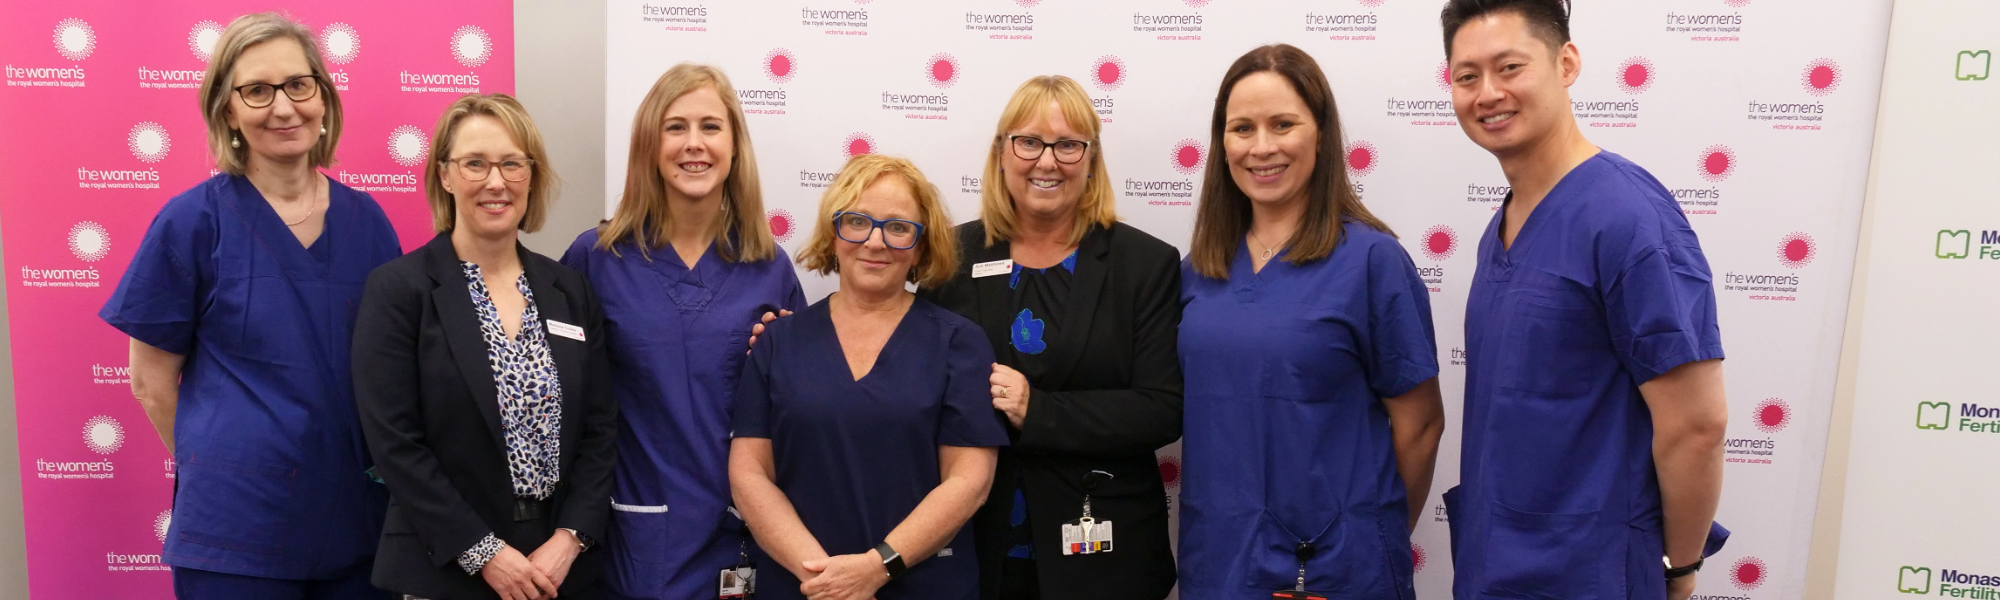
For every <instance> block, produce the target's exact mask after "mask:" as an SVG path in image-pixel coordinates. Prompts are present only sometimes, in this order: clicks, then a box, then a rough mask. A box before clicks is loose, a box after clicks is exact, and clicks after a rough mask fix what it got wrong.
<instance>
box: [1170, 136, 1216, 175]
mask: <svg viewBox="0 0 2000 600" xmlns="http://www.w3.org/2000/svg"><path fill="white" fill-rule="evenodd" d="M1168 159H1170V160H1171V161H1172V163H1171V164H1172V165H1173V167H1174V170H1175V171H1180V172H1181V174H1182V175H1193V174H1195V172H1196V171H1200V170H1201V166H1202V163H1203V162H1205V161H1207V160H1208V150H1207V149H1205V148H1202V147H1201V142H1197V141H1194V140H1192V139H1186V140H1181V141H1180V142H1178V143H1175V144H1174V151H1173V154H1172V155H1170V156H1168Z"/></svg>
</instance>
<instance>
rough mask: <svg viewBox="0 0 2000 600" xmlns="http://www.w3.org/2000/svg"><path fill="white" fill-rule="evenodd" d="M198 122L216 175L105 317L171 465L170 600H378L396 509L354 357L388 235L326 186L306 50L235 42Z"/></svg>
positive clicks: (366, 210)
mask: <svg viewBox="0 0 2000 600" xmlns="http://www.w3.org/2000/svg"><path fill="white" fill-rule="evenodd" d="M201 105H202V116H203V118H204V119H205V120H206V121H207V123H208V130H209V135H208V139H209V148H210V151H211V152H212V153H213V154H214V156H215V159H216V160H215V168H216V170H217V171H218V173H217V174H216V175H215V176H213V177H210V178H208V179H207V180H206V181H203V182H201V183H200V184H198V185H196V186H195V187H194V188H192V189H189V190H187V191H185V192H182V193H181V194H180V195H178V196H175V197H174V198H173V199H171V200H168V201H167V204H166V206H165V207H163V208H161V209H160V212H159V214H158V215H157V216H155V217H154V218H153V224H152V225H151V226H150V227H148V229H147V230H146V237H145V239H144V240H143V241H141V242H140V244H139V248H138V250H137V252H136V254H135V255H134V256H133V258H132V263H131V265H130V266H129V267H128V268H127V269H126V271H125V276H124V278H123V280H121V281H120V282H119V283H118V288H117V290H116V291H115V292H113V293H112V296H111V299H110V301H108V302H106V303H105V305H104V309H103V310H102V311H100V312H99V313H98V316H99V317H101V318H103V319H104V321H105V322H106V323H109V324H110V325H111V326H112V327H116V328H118V330H119V331H122V332H124V333H125V334H126V335H128V336H130V337H131V338H132V342H131V370H132V395H133V396H135V397H137V398H138V400H139V404H140V405H141V406H143V407H144V408H145V410H146V416H147V417H148V418H149V419H150V420H151V421H152V422H153V426H154V428H156V429H158V430H159V434H160V440H161V441H162V442H164V443H165V444H166V446H167V450H168V451H169V452H171V453H173V455H174V459H175V461H176V462H177V463H178V473H177V476H178V480H177V485H176V487H175V491H174V515H173V516H174V518H173V522H172V524H171V525H170V526H169V527H168V529H167V539H166V549H165V551H164V552H163V554H162V562H165V563H166V564H167V565H168V566H170V567H172V569H173V579H174V595H175V596H176V597H178V598H182V599H207V598H231V599H234V598H286V599H292V598H296V599H308V598H310V599H347V598H386V597H388V594H386V593H384V592H382V591H380V590H377V589H376V588H375V587H374V586H372V585H370V584H369V581H368V579H369V573H370V570H371V568H372V566H373V562H374V556H375V548H376V541H377V539H378V538H379V537H380V535H381V529H382V517H383V511H384V508H385V506H386V504H387V502H388V500H387V498H388V492H387V490H385V489H384V488H383V486H382V485H381V484H379V483H376V482H375V481H373V475H372V469H373V465H372V463H371V461H370V459H369V455H368V451H367V449H366V447H365V446H364V445H363V442H362V435H361V429H360V424H359V420H358V418H357V417H356V412H355V406H354V394H353V379H352V377H351V376H350V371H349V360H348V356H349V349H350V343H349V338H350V337H351V335H352V333H353V327H354V320H355V310H356V307H357V306H358V305H359V304H360V299H361V291H362V284H363V282H365V281H366V280H367V276H368V272H369V271H371V270H373V269H374V268H375V267H376V266H378V265H381V264H383V263H386V262H388V261H389V260H390V259H393V258H395V257H396V256H398V255H400V254H401V252H400V249H399V247H398V245H397V242H396V232H395V230H394V229H392V228H391V227H390V226H389V219H388V217H387V216H385V215H384V214H383V213H382V208H381V206H379V205H377V204H376V203H375V200H374V199H372V198H369V197H368V195H367V194H364V193H361V192H358V191H355V190H353V189H350V188H348V187H347V186H344V185H341V184H340V183H338V182H336V181H333V180H331V179H329V178H327V177H326V176H325V175H323V174H321V173H320V172H319V168H321V167H326V166H328V165H330V164H332V162H333V151H334V145H335V143H336V141H338V140H339V139H340V127H341V111H340V96H339V94H338V93H337V92H336V91H335V90H334V88H333V87H332V86H330V85H328V84H327V71H326V66H325V64H323V63H322V62H321V60H320V52H319V48H318V46H317V44H315V43H314V40H313V35H312V31H311V30H308V29H306V28H305V27H304V26H302V25H300V24H298V23H296V22H294V21H291V20H289V19H286V18H284V17H282V16H279V15H277V14H275V13H259V14H253V15H247V16H244V17H241V18H238V19H236V20H235V21H234V22H232V23H230V24H229V27H228V28H227V29H225V30H224V31H223V33H222V37H221V39H220V40H218V41H217V42H216V46H215V56H214V58H213V60H211V61H210V62H209V66H208V73H207V75H206V76H205V77H204V78H203V80H202V88H201Z"/></svg>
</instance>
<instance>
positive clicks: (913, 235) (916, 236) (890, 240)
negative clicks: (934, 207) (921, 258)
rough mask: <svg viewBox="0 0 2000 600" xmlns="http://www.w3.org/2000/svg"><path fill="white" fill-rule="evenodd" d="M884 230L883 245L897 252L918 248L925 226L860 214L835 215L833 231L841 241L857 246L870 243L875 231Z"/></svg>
mask: <svg viewBox="0 0 2000 600" xmlns="http://www.w3.org/2000/svg"><path fill="white" fill-rule="evenodd" d="M876 229H881V230H882V243H883V244H885V245H887V246H889V247H890V248H893V249H896V250H909V249H911V248H915V247H917V242H918V241H921V240H922V239H923V235H924V226H923V224H921V223H918V222H916V221H906V220H903V219H877V218H875V217H871V216H868V215H864V214H861V213H858V212H848V211H841V212H838V213H834V215H833V231H834V233H836V234H838V235H839V236H840V239H843V240H847V241H850V242H854V243H856V244H866V243H868V238H869V237H871V236H874V235H875V230H876Z"/></svg>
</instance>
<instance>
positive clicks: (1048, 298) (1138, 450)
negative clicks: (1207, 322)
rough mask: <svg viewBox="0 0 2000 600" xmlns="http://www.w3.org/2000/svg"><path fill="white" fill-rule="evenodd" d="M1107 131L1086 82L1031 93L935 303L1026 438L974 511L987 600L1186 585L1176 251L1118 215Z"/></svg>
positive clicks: (1005, 121) (1147, 591) (1105, 595)
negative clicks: (1173, 476) (1175, 466)
mask: <svg viewBox="0 0 2000 600" xmlns="http://www.w3.org/2000/svg"><path fill="white" fill-rule="evenodd" d="M1097 133H1098V120H1097V115H1096V113H1095V112H1094V111H1093V110H1092V108H1091V104H1090V97H1089V96H1088V95H1087V94H1086V93H1085V92H1084V90H1083V88H1082V86H1079V85H1077V83H1076V82H1075V81H1073V80H1071V79H1069V78H1067V77H1060V76H1052V77H1036V78H1034V79H1030V80H1028V82H1027V83H1024V84H1022V85H1021V87H1020V88H1019V89H1018V90H1016V91H1015V92H1014V97H1013V99H1012V100H1010V101H1009V102H1008V104H1007V108H1006V110H1005V112H1004V113H1003V114H1002V115H1001V119H1000V123H999V127H998V131H997V132H996V133H995V135H994V138H993V145H992V148H991V150H990V152H989V154H988V157H987V162H986V165H987V166H986V174H985V176H984V179H983V183H982V186H981V189H982V190H984V191H983V198H982V203H981V204H982V206H981V211H980V213H981V220H978V221H973V222H970V223H966V224H964V225H960V226H959V227H958V234H959V248H960V249H961V252H962V258H961V260H960V261H959V265H960V266H959V270H958V273H957V276H956V277H954V278H953V279H952V281H951V283H949V284H947V285H945V286H944V287H941V288H939V289H937V290H936V291H934V292H929V293H928V297H929V298H930V299H931V300H932V301H933V302H935V303H937V304H939V305H941V306H943V307H945V308H947V309H950V310H952V311H953V312H957V313H959V314H961V315H964V316H966V317H967V318H970V319H972V320H973V321H974V322H976V323H978V324H979V325H980V326H981V328H983V329H985V330H986V333H987V337H988V338H990V340H991V341H992V343H993V350H994V354H995V356H996V357H997V358H998V359H999V364H996V365H994V366H993V371H994V372H993V376H992V388H991V393H992V394H993V406H994V408H995V409H998V410H1000V411H1001V412H1002V413H1003V414H1005V415H1006V417H1007V421H1008V424H1009V426H1010V427H1009V429H1008V433H1009V434H1011V436H1012V437H1013V445H1012V446H1010V447H1006V448H1002V449H1001V450H1000V464H999V467H998V469H997V470H996V472H995V474H994V483H993V489H992V492H991V493H990V494H989V495H988V496H987V502H986V505H985V506H984V507H983V508H981V509H980V511H979V513H978V514H977V515H975V516H974V517H973V527H974V540H975V542H974V543H975V545H976V546H977V548H978V549H979V558H980V584H981V585H980V589H981V592H982V593H981V597H982V598H986V599H988V600H1014V599H1022V598H1050V599H1056V598H1093V599H1133V600H1158V599H1160V598H1164V597H1166V595H1167V593H1168V592H1169V591H1170V590H1172V589H1173V585H1174V575H1175V573H1174V559H1173V554H1172V547H1171V545H1170V543H1169V541H1168V538H1167V504H1166V489H1165V487H1164V486H1163V485H1162V483H1161V481H1160V472H1159V467H1158V463H1157V462H1156V460H1157V459H1156V458H1155V457H1154V454H1153V452H1154V451H1155V450H1158V449H1159V448H1160V447H1162V446H1165V445H1167V444H1171V443H1173V441H1174V440H1175V439H1178V438H1179V437H1180V435H1181V371H1180V360H1179V358H1178V355H1177V353H1176V351H1175V350H1176V348H1175V340H1176V339H1177V326H1178V324H1179V322H1180V303H1179V294H1180V253H1179V252H1178V251H1176V250H1175V249H1174V248H1173V246H1170V245H1168V244H1166V243H1165V242H1161V241H1160V240H1158V239H1156V238H1154V237H1152V236H1150V235H1147V234H1146V233H1145V232H1143V231H1139V230H1138V229H1134V228H1132V227H1130V226H1128V225H1125V224H1123V223H1119V222H1118V220H1117V216H1116V214H1115V213H1114V211H1113V203H1114V198H1113V195H1112V189H1111V182H1110V181H1109V179H1110V177H1109V175H1107V174H1106V172H1105V168H1104V157H1103V155H1102V154H1101V152H1100V151H1099V148H1098V146H1097V142H1098V137H1097ZM1086 516H1088V517H1089V519H1090V520H1091V522H1092V524H1093V527H1092V529H1091V534H1090V535H1083V534H1082V531H1083V530H1082V527H1081V526H1082V525H1083V524H1084V523H1083V519H1084V518H1085V517H1086ZM1069 525H1074V526H1075V527H1074V529H1073V531H1075V532H1076V533H1077V535H1078V536H1079V537H1077V539H1074V540H1067V541H1069V542H1072V543H1065V542H1066V540H1065V537H1066V536H1065V535H1064V533H1065V529H1066V526H1069ZM1103 542H1109V543H1103Z"/></svg>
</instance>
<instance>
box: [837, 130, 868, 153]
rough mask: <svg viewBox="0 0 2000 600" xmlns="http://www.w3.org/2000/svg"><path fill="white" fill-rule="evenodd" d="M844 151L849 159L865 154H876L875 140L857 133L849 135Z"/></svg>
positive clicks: (843, 147) (864, 134)
mask: <svg viewBox="0 0 2000 600" xmlns="http://www.w3.org/2000/svg"><path fill="white" fill-rule="evenodd" d="M842 149H843V150H844V151H845V152H846V157H847V158H849V159H852V158H854V157H856V156H861V155H863V154H874V153H875V138H874V137H871V136H869V135H868V134H866V133H862V132H859V131H856V132H854V133H850V134H847V142H846V143H845V145H843V146H842Z"/></svg>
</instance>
